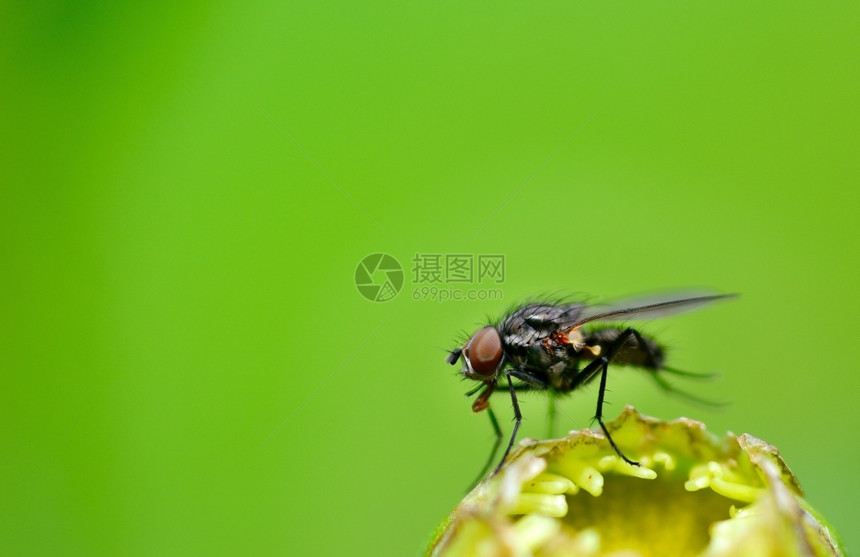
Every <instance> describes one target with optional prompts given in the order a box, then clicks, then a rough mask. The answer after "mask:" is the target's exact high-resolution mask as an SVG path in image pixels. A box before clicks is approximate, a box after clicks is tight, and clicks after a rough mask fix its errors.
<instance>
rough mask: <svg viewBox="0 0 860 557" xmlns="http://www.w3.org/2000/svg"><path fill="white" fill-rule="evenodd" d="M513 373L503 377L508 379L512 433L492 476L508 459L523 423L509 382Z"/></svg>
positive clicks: (512, 385)
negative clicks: (511, 410) (512, 409)
mask: <svg viewBox="0 0 860 557" xmlns="http://www.w3.org/2000/svg"><path fill="white" fill-rule="evenodd" d="M514 371H516V370H509V371H506V372H505V377H506V378H507V379H508V388H509V389H510V391H511V404H513V406H514V420H515V423H514V431H513V432H512V433H511V440H510V441H508V448H507V449H505V454H503V455H502V460H500V461H499V464H498V466H496V469H495V470H493V474H498V473H499V470H501V468H502V464H504V463H505V459H506V458H508V454H510V452H511V449H512V448H513V446H514V441H516V439H517V430H519V429H520V423H522V421H523V415H522V413H521V412H520V403H519V402H518V401H517V391H516V390H515V389H514V383H513V381H511V375H514V373H513V372H514ZM514 377H517V376H516V375H514ZM517 378H519V377H517Z"/></svg>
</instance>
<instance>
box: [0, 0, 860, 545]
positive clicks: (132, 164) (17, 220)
mask: <svg viewBox="0 0 860 557" xmlns="http://www.w3.org/2000/svg"><path fill="white" fill-rule="evenodd" d="M0 10H2V12H0V21H2V23H0V57H2V58H0V59H2V75H0V82H2V86H0V91H2V93H0V95H2V97H0V117H2V125H0V128H2V132H0V141H2V145H0V147H2V155H0V172H2V198H0V206H2V209H0V210H2V238H0V242H2V260H3V264H2V281H3V282H2V300H3V304H2V313H0V315H1V316H0V342H2V346H0V365H2V378H3V386H2V389H0V416H2V423H0V440H1V441H2V458H0V482H2V484H0V553H2V554H4V555H201V554H209V555H216V554H220V555H240V554H259V555H265V554H271V555H296V554H306V555H336V554H346V553H348V554H355V555H410V554H416V553H418V552H420V551H421V549H422V548H423V546H424V543H425V541H426V539H427V536H428V535H429V534H430V532H431V530H432V528H433V527H434V525H435V524H436V523H437V522H438V521H439V520H441V519H442V518H443V517H444V516H445V514H446V513H447V512H448V511H449V510H450V509H451V508H452V507H453V506H454V505H455V504H456V502H457V501H458V499H459V498H460V496H461V495H462V493H463V490H464V489H465V488H466V487H467V485H468V483H469V481H470V480H471V479H472V477H473V475H474V474H475V473H477V471H478V469H479V468H480V465H481V464H482V463H483V461H484V459H485V458H486V455H487V452H488V450H489V447H490V444H491V434H490V429H489V426H488V422H487V419H486V416H483V415H473V414H472V413H471V411H470V405H469V401H468V400H467V399H466V398H465V397H464V396H463V393H464V392H465V391H466V389H467V385H466V384H464V383H462V382H461V381H459V380H458V379H457V377H456V375H455V373H454V370H453V369H452V368H450V367H449V366H447V365H446V364H445V363H444V356H445V354H444V351H443V350H444V349H447V348H450V347H452V346H453V342H454V340H455V339H456V338H457V335H458V333H460V332H461V331H470V330H472V329H473V328H474V327H476V326H477V325H478V324H480V323H481V322H483V321H484V320H485V318H486V316H487V315H498V314H500V313H501V312H502V311H503V310H504V309H505V308H506V307H507V306H509V305H510V304H512V303H514V302H516V301H518V300H521V299H523V298H525V297H528V296H531V295H534V294H536V293H541V292H562V293H578V292H582V293H587V294H588V295H590V296H598V297H601V299H611V298H613V297H618V296H623V295H628V294H633V293H639V292H648V291H653V290H655V289H665V288H669V289H671V288H677V287H711V288H714V289H717V290H720V291H732V292H740V293H742V295H743V296H742V298H740V299H739V300H737V301H733V302H731V303H725V304H720V305H718V306H714V307H712V308H708V309H707V310H706V311H705V310H703V311H700V312H697V313H693V314H688V315H683V316H677V317H673V318H672V319H666V320H661V321H658V322H654V323H646V324H644V325H643V326H642V328H643V330H645V331H646V332H648V333H651V334H655V335H657V336H659V338H661V339H662V340H664V341H665V342H667V343H668V344H669V345H670V346H673V347H676V350H674V351H673V352H672V353H671V356H670V357H671V360H670V361H671V362H672V363H673V364H674V365H675V366H676V367H680V368H682V369H689V370H694V371H714V370H716V371H719V372H721V374H722V377H721V379H720V380H719V381H717V382H714V383H706V384H699V383H692V384H685V385H684V386H685V387H686V388H688V389H692V390H694V391H695V392H697V393H699V394H702V395H705V396H710V397H713V398H716V399H729V400H731V401H733V405H732V406H731V407H730V408H729V409H728V410H727V411H722V412H718V411H712V410H708V409H703V408H700V407H697V406H690V405H689V404H686V403H684V402H682V401H678V400H674V399H671V398H667V397H666V396H664V395H663V394H662V393H661V392H660V391H659V389H658V388H656V386H655V385H653V384H652V383H651V382H650V381H648V379H647V378H646V377H644V376H642V375H640V374H637V373H635V372H633V371H628V370H623V369H622V370H618V371H616V372H613V373H612V375H611V376H610V380H609V381H610V388H611V389H612V392H611V394H610V395H609V400H610V402H612V403H614V405H613V406H611V407H608V409H607V415H608V416H611V417H614V416H615V415H616V414H617V413H618V412H619V411H620V410H621V408H622V407H623V405H624V404H625V403H630V404H633V405H635V406H636V407H637V408H638V409H639V410H641V411H642V412H645V413H648V414H651V415H655V416H659V417H662V418H667V419H668V418H674V417H677V416H681V415H687V416H691V417H695V418H698V419H701V420H704V421H706V422H707V423H708V426H709V428H710V429H711V430H712V431H715V432H724V431H725V430H732V431H735V432H738V433H740V432H750V433H753V434H755V435H757V436H759V437H762V438H764V439H766V440H767V441H770V442H772V443H774V444H776V445H777V446H778V447H779V448H780V449H781V451H782V453H783V455H784V456H785V458H786V459H787V461H788V463H789V464H790V466H792V468H793V469H794V470H795V472H796V473H797V474H798V475H799V477H800V479H801V482H802V484H803V485H804V487H805V488H806V490H807V494H808V498H809V500H810V501H811V502H812V504H813V505H814V506H816V507H817V508H818V509H820V510H821V511H822V512H823V513H824V514H825V515H826V516H828V517H829V518H830V519H831V520H832V521H833V523H834V524H835V525H836V526H837V528H838V529H839V530H840V531H841V534H842V535H843V537H844V538H845V541H846V543H847V545H848V547H849V549H851V548H854V549H855V550H856V549H857V548H858V547H860V533H858V531H857V530H855V528H856V524H857V519H858V512H857V495H858V492H857V481H856V472H857V461H858V459H860V451H858V445H857V441H856V435H857V431H858V427H860V419H858V415H860V412H858V410H857V394H858V388H857V387H858V371H860V366H858V352H857V348H856V331H857V327H856V325H855V321H856V319H857V315H858V312H860V307H858V306H860V304H858V281H857V279H858V265H857V251H858V250H857V248H858V241H857V239H858V238H857V236H858V233H857V216H858V183H860V165H858V156H857V153H858V129H860V109H858V98H860V79H858V63H857V60H858V55H860V48H858V47H860V44H858V43H860V40H858V37H860V33H858V29H860V26H858V16H860V5H858V4H857V3H856V2H841V3H839V2H834V3H828V4H810V3H804V2H768V3H763V4H760V5H758V6H750V5H748V4H747V3H745V2H721V3H701V2H699V3H694V4H691V3H683V2H673V3H649V5H648V6H643V5H634V4H630V3H623V4H622V3H617V2H610V3H600V4H596V3H595V4H587V5H586V4H584V3H570V2H550V3H541V4H539V5H538V4H526V3H520V2H515V3H507V2H505V3H496V4H493V5H490V4H487V3H479V2H459V3H420V4H418V3H416V4H401V3H395V2H388V3H384V2H371V3H367V2H362V3H359V2H353V3H326V4H323V3H316V2H303V3H295V2H293V3H279V2H252V3H248V2H241V3H240V2H227V1H222V2H213V3H210V4H208V5H206V6H203V5H200V6H193V7H189V6H177V5H174V4H166V3H165V4H164V5H161V6H155V5H149V4H148V5H140V6H133V5H112V4H106V3H88V2H82V3H77V4H65V3H4V4H3V5H2V8H0ZM374 252H387V253H390V254H392V255H393V256H394V257H396V258H397V259H398V260H399V261H400V262H401V263H402V264H403V266H404V269H405V271H406V284H405V286H404V289H403V291H402V292H401V293H400V295H399V296H398V297H397V298H396V299H394V300H392V301H389V302H386V303H372V302H369V301H367V300H365V299H364V298H362V297H361V296H360V295H359V294H358V292H357V290H356V287H355V285H354V284H353V273H354V271H355V268H356V265H357V263H358V262H359V260H361V259H362V258H363V257H364V256H365V255H367V254H370V253H374ZM416 253H424V254H456V253H466V254H503V255H504V256H505V258H506V259H505V268H506V277H505V281H504V283H503V284H502V285H501V288H502V291H503V296H504V299H503V300H501V301H499V300H496V301H456V302H454V301H450V302H446V303H438V302H432V301H414V300H413V298H412V294H413V292H414V289H415V288H416V287H417V286H418V285H416V284H415V283H414V280H413V277H412V273H411V270H412V269H411V267H412V263H411V259H412V258H413V257H414V256H415V254H416ZM595 397H596V392H595V389H594V388H590V389H588V390H586V391H584V392H582V393H577V395H576V396H574V397H572V398H570V399H568V400H566V401H565V402H564V403H563V405H562V408H563V409H564V411H565V412H566V413H567V414H568V415H569V417H570V419H569V420H568V419H567V418H566V417H565V416H564V415H563V414H561V415H560V418H561V419H560V420H559V422H560V423H559V433H560V432H561V431H563V430H564V429H570V428H579V427H586V426H588V425H589V423H590V417H591V416H592V415H593V412H594V408H593V406H594V401H595ZM495 407H496V408H497V409H499V411H500V413H501V414H502V416H503V417H504V418H505V421H507V418H508V417H509V415H510V414H509V410H508V407H509V403H508V402H507V401H506V400H505V399H503V398H502V399H496V403H495ZM523 411H524V413H525V416H526V422H525V425H524V430H523V433H524V435H532V436H538V435H543V434H544V432H545V414H546V404H545V400H544V399H543V398H541V397H539V396H531V397H527V398H525V400H524V402H523ZM506 425H507V424H506ZM631 512H636V510H635V509H631Z"/></svg>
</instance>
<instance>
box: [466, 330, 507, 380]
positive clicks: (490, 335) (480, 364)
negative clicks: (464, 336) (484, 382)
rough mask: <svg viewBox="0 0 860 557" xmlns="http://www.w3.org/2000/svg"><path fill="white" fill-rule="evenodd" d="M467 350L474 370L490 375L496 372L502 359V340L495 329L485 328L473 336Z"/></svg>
mask: <svg viewBox="0 0 860 557" xmlns="http://www.w3.org/2000/svg"><path fill="white" fill-rule="evenodd" d="M466 350H467V356H466V357H467V358H469V363H471V364H472V369H473V370H475V371H476V372H478V373H480V374H481V375H489V374H491V373H493V372H494V371H496V368H497V367H498V366H499V361H500V360H501V359H502V339H501V337H500V336H499V332H498V331H497V330H496V328H495V327H484V328H483V329H481V330H480V331H478V332H477V333H475V334H474V335H472V339H471V340H470V341H469V345H468V346H467V347H466Z"/></svg>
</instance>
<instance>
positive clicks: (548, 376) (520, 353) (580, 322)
mask: <svg viewBox="0 0 860 557" xmlns="http://www.w3.org/2000/svg"><path fill="white" fill-rule="evenodd" d="M732 296H733V295H732V294H728V295H722V294H701V295H688V296H674V297H662V298H656V299H650V300H645V299H639V300H636V301H628V302H624V303H619V304H614V305H611V306H589V305H586V304H584V303H553V302H538V303H528V304H525V305H522V306H519V307H517V308H515V309H514V310H512V311H510V312H509V313H508V314H507V315H505V316H504V317H503V318H502V319H501V320H500V321H499V323H498V324H494V325H487V326H485V327H483V328H481V329H479V330H478V331H477V332H475V333H474V334H473V335H472V336H471V338H470V339H469V340H468V341H467V342H466V343H465V345H464V346H463V347H462V348H457V349H455V350H452V351H451V353H450V355H449V356H448V363H449V364H451V365H455V364H456V363H457V361H458V360H459V359H460V358H461V357H462V359H463V369H462V373H463V375H464V376H465V377H466V378H468V379H472V380H475V381H479V382H480V384H479V385H478V386H477V387H476V388H474V389H472V390H471V391H470V392H468V393H467V396H471V395H473V394H475V393H477V392H478V391H481V394H480V395H478V398H477V399H476V400H475V401H474V403H472V410H473V411H475V412H480V411H482V410H487V411H488V414H489V416H490V421H491V423H492V425H493V430H494V431H495V434H496V441H495V444H494V446H493V452H492V453H491V454H490V459H489V460H488V461H487V464H486V465H485V466H484V469H483V470H482V471H481V474H480V476H479V478H478V479H480V478H481V477H483V475H484V473H485V472H486V470H487V469H488V468H489V467H490V465H491V464H492V461H493V458H494V456H495V454H496V452H497V451H498V448H499V444H500V442H501V438H502V431H501V429H500V428H499V423H498V421H497V420H496V416H495V414H493V411H492V409H491V408H490V396H491V395H492V394H493V392H495V390H496V388H497V387H498V386H499V381H500V380H501V379H502V378H504V379H506V381H507V385H508V390H509V392H510V396H511V402H512V404H513V407H514V419H515V420H516V423H515V424H514V430H513V432H512V433H511V439H510V441H509V442H508V447H507V449H505V454H503V455H502V460H501V461H500V462H499V464H498V466H497V467H496V470H495V472H498V470H499V468H501V466H502V463H504V461H505V459H506V458H507V456H508V453H510V451H511V448H512V447H513V445H514V441H515V440H516V437H517V430H518V429H519V427H520V422H521V421H522V414H521V413H520V406H519V403H518V402H517V391H523V390H534V389H538V390H546V391H549V392H550V395H552V394H564V393H570V392H572V391H574V390H576V389H577V388H579V387H581V386H583V385H586V384H588V383H589V382H591V381H593V380H594V379H595V378H596V377H597V376H598V374H599V375H600V387H599V390H598V392H597V411H596V413H595V419H596V420H597V422H598V423H599V424H600V427H601V429H602V430H603V433H604V434H605V435H606V439H607V440H608V441H609V444H610V445H611V446H612V448H613V449H615V452H616V453H617V454H618V456H619V457H621V458H622V459H623V460H624V461H625V462H627V463H628V464H632V465H634V466H638V465H639V463H638V462H635V461H633V460H631V459H629V458H628V457H627V456H625V455H624V453H622V452H621V449H619V448H618V445H616V444H615V441H613V439H612V436H611V435H610V434H609V430H608V429H607V428H606V425H605V424H604V423H603V397H604V395H605V393H606V374H607V371H608V369H609V364H610V363H613V364H617V365H631V366H636V367H640V368H642V369H644V370H646V371H648V372H650V373H651V375H652V376H653V377H654V379H655V380H656V381H657V382H658V384H659V385H660V386H661V387H663V388H664V389H666V390H667V391H670V392H674V393H678V394H683V395H685V396H687V397H688V398H695V397H691V396H690V395H686V394H685V393H681V392H680V391H678V390H676V389H675V388H674V387H672V386H671V385H670V384H669V383H668V382H666V380H665V379H664V378H663V377H662V375H661V374H660V372H663V371H668V372H672V373H676V374H679V375H690V376H698V375H696V374H691V373H687V372H682V371H679V370H675V369H672V368H667V367H666V366H665V365H664V364H663V360H664V352H663V349H662V348H661V346H660V345H659V344H657V342H656V341H654V340H653V339H651V338H648V337H645V336H644V335H642V334H641V333H639V331H637V330H636V329H633V328H630V327H620V326H614V327H613V326H606V325H603V326H599V327H595V326H594V325H592V324H594V323H596V322H598V321H620V320H625V319H650V318H655V317H662V316H664V315H669V314H672V313H677V312H680V311H687V310H691V309H695V308H697V307H699V306H702V305H705V304H708V303H711V302H714V301H716V300H720V299H725V298H729V297H732ZM583 362H587V363H585V367H583V368H582V369H580V363H583ZM495 472H494V473H495Z"/></svg>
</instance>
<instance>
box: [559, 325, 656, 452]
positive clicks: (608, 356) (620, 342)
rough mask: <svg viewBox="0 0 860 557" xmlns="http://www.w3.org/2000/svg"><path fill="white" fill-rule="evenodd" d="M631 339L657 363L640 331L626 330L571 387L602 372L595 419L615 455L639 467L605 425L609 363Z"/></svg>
mask: <svg viewBox="0 0 860 557" xmlns="http://www.w3.org/2000/svg"><path fill="white" fill-rule="evenodd" d="M631 338H635V339H636V341H637V342H638V343H639V346H640V347H642V348H643V349H644V350H645V351H646V353H647V354H648V355H649V358H650V359H651V360H652V361H654V363H656V361H655V360H656V359H655V358H654V356H653V354H651V350H650V349H649V348H648V347H647V343H646V342H645V340H644V339H643V338H642V336H641V335H640V334H639V331H637V330H636V329H632V328H628V329H625V330H624V331H623V332H622V333H621V334H620V335H618V337H617V338H616V339H615V340H614V341H612V343H611V344H609V345H608V346H607V347H606V351H605V352H604V353H603V354H602V355H601V356H600V357H598V358H596V359H595V360H593V361H592V362H591V363H589V364H588V365H587V366H585V368H584V369H583V370H582V371H581V372H579V374H577V375H576V377H575V378H574V380H573V384H572V385H571V390H572V389H575V388H576V387H577V386H579V385H582V384H584V383H587V382H588V381H589V380H590V379H592V378H593V377H594V376H595V375H596V374H597V372H598V371H600V388H599V390H598V391H597V410H596V412H595V415H594V418H595V419H596V420H597V423H599V424H600V429H602V430H603V433H604V434H605V435H606V440H607V441H609V444H610V445H611V446H612V448H613V449H614V450H615V453H616V454H617V455H618V456H620V457H621V459H622V460H623V461H624V462H626V463H627V464H632V465H633V466H639V463H638V462H636V461H635V460H630V459H629V458H627V456H625V455H624V453H622V452H621V449H619V448H618V445H616V444H615V440H613V439H612V435H610V434H609V430H608V429H607V428H606V424H604V423H603V399H604V397H605V395H606V376H607V374H608V371H609V362H611V361H612V359H613V358H614V357H615V355H616V354H618V351H619V350H621V348H622V347H623V346H624V344H625V343H626V342H627V341H628V340H630V339H631Z"/></svg>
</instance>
